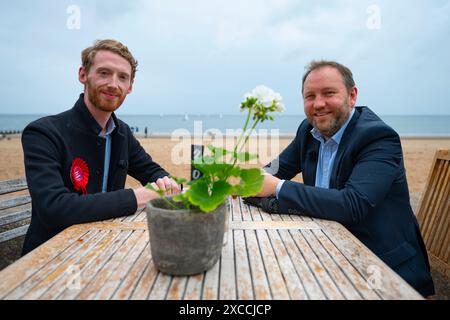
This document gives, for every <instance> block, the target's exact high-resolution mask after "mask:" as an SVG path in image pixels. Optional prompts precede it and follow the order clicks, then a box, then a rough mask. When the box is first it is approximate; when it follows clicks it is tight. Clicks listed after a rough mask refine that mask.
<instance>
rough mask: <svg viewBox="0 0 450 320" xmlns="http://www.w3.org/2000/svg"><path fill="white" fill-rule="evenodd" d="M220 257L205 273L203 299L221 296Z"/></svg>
mask: <svg viewBox="0 0 450 320" xmlns="http://www.w3.org/2000/svg"><path fill="white" fill-rule="evenodd" d="M219 278H220V259H219V261H217V263H216V264H215V265H214V266H213V267H212V268H211V269H210V270H209V271H208V272H206V274H205V283H204V284H203V295H202V299H203V300H217V299H218V298H219Z"/></svg>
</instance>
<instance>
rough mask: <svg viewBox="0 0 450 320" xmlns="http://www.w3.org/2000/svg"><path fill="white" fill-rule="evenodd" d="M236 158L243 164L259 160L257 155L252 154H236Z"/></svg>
mask: <svg viewBox="0 0 450 320" xmlns="http://www.w3.org/2000/svg"><path fill="white" fill-rule="evenodd" d="M234 157H235V158H236V159H238V160H239V161H241V162H247V161H249V160H253V159H258V155H257V154H251V153H249V152H240V153H235V154H234Z"/></svg>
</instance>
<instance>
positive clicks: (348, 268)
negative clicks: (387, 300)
mask: <svg viewBox="0 0 450 320" xmlns="http://www.w3.org/2000/svg"><path fill="white" fill-rule="evenodd" d="M312 232H313V233H314V235H315V236H316V237H317V239H318V240H319V241H320V244H321V245H322V246H324V247H325V248H326V251H327V252H328V253H329V254H330V255H331V256H332V257H333V259H334V260H335V261H336V262H337V264H338V265H339V267H340V268H341V269H342V270H343V272H344V273H345V275H346V276H347V277H348V278H349V279H350V281H351V282H352V284H353V286H354V287H355V288H356V290H357V291H358V292H359V293H360V294H361V296H362V297H363V299H370V300H378V299H380V297H379V296H378V295H377V293H376V292H375V291H374V290H372V289H370V288H369V286H368V285H367V282H366V281H365V280H364V278H363V277H362V276H361V274H360V273H359V272H358V271H357V270H356V269H355V268H354V267H353V266H352V265H351V263H350V262H349V261H348V260H347V259H346V258H345V257H344V256H343V255H342V253H341V252H340V251H339V250H338V249H337V248H336V247H335V246H334V245H333V243H332V242H331V241H330V240H329V239H328V238H327V237H326V236H325V234H324V233H323V232H322V230H313V231H312Z"/></svg>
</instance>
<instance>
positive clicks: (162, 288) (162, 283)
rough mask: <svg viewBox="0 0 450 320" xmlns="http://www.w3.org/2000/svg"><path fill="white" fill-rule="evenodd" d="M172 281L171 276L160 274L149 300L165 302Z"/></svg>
mask: <svg viewBox="0 0 450 320" xmlns="http://www.w3.org/2000/svg"><path fill="white" fill-rule="evenodd" d="M171 281H172V277H171V276H169V275H166V274H164V273H161V272H158V277H157V278H156V281H155V284H154V285H153V288H152V291H150V295H149V296H148V299H150V300H164V299H165V298H166V296H167V291H168V289H169V287H170V283H171Z"/></svg>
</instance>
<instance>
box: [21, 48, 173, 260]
mask: <svg viewBox="0 0 450 320" xmlns="http://www.w3.org/2000/svg"><path fill="white" fill-rule="evenodd" d="M81 58H82V66H81V67H80V69H79V71H78V79H79V81H80V82H81V83H82V84H83V85H84V93H82V94H81V95H80V97H79V99H78V101H77V102H76V103H75V105H74V107H73V108H72V109H70V110H67V111H65V112H63V113H60V114H57V115H54V116H49V117H44V118H41V119H38V120H36V121H34V122H32V123H30V124H29V125H28V126H27V127H26V128H25V130H24V132H23V134H22V146H23V151H24V158H25V159H24V160H25V172H26V178H27V183H28V187H29V190H30V194H31V198H32V218H31V224H30V227H29V229H28V232H27V234H26V237H25V243H24V246H23V250H22V254H26V253H28V252H29V251H31V250H33V249H34V248H36V247H37V246H39V245H40V244H42V243H43V242H45V241H47V240H48V239H50V238H51V237H53V236H54V235H56V234H57V233H59V232H60V231H62V230H63V229H65V228H67V227H69V226H71V225H74V224H79V223H86V222H92V221H98V220H105V219H110V218H116V217H120V216H125V215H130V214H133V213H135V212H136V210H137V209H138V208H143V207H144V206H145V205H146V203H147V202H148V201H149V200H151V199H153V198H156V197H159V195H158V194H157V193H156V192H154V191H151V190H149V189H147V188H145V187H140V188H136V189H124V186H125V180H126V177H127V174H129V175H131V176H132V177H134V178H135V179H137V180H138V181H139V182H140V183H141V184H142V185H145V184H147V183H148V182H153V186H154V187H156V188H159V189H161V190H166V193H167V194H172V193H178V192H179V191H180V187H179V186H178V185H177V183H176V182H175V181H174V180H172V179H171V178H169V173H168V172H166V171H165V170H164V169H163V168H161V167H160V166H159V165H158V164H157V163H155V162H153V160H152V158H151V157H150V155H149V154H148V153H147V152H145V150H144V149H143V148H142V146H141V145H140V144H139V142H138V141H137V140H136V139H135V138H134V136H133V134H132V132H131V130H130V128H129V127H128V125H127V124H126V123H124V122H123V121H121V120H119V119H118V118H117V117H116V115H115V114H114V111H116V110H117V109H118V108H119V107H120V106H121V105H122V103H123V101H124V100H125V97H126V96H127V95H128V94H129V93H131V90H132V86H133V82H134V76H135V73H136V67H137V61H136V60H135V58H134V57H133V56H132V54H131V53H130V52H129V51H128V48H127V47H126V46H124V45H123V44H122V43H120V42H118V41H115V40H100V41H96V42H95V43H94V45H93V46H91V47H88V48H86V49H85V50H83V52H82V54H81Z"/></svg>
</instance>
